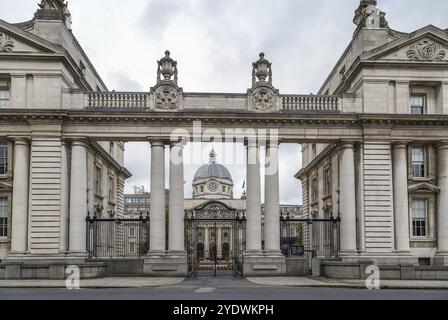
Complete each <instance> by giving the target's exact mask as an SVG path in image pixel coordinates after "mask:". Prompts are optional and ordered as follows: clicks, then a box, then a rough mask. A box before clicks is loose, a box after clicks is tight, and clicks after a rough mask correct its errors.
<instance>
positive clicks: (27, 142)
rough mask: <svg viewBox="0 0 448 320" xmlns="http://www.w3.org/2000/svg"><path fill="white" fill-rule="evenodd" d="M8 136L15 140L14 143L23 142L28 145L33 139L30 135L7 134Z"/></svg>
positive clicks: (9, 138)
mask: <svg viewBox="0 0 448 320" xmlns="http://www.w3.org/2000/svg"><path fill="white" fill-rule="evenodd" d="M6 138H7V139H8V140H11V141H12V142H14V144H22V145H28V144H29V143H30V141H31V138H30V137H20V136H7V137H6Z"/></svg>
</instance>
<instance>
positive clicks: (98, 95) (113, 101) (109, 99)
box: [85, 92, 149, 108]
mask: <svg viewBox="0 0 448 320" xmlns="http://www.w3.org/2000/svg"><path fill="white" fill-rule="evenodd" d="M85 98H86V99H85V107H89V108H149V94H147V93H133V92H89V93H86V97H85Z"/></svg>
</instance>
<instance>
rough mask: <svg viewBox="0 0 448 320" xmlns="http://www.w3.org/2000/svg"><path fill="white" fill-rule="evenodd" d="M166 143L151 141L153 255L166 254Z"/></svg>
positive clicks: (151, 240)
mask: <svg viewBox="0 0 448 320" xmlns="http://www.w3.org/2000/svg"><path fill="white" fill-rule="evenodd" d="M165 219H166V218H165V144H164V143H163V142H160V141H151V207H150V233H149V234H150V250H149V253H150V254H151V255H161V254H165V252H166V249H165Z"/></svg>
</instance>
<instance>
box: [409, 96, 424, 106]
mask: <svg viewBox="0 0 448 320" xmlns="http://www.w3.org/2000/svg"><path fill="white" fill-rule="evenodd" d="M423 105H424V98H423V96H412V97H411V106H413V107H423Z"/></svg>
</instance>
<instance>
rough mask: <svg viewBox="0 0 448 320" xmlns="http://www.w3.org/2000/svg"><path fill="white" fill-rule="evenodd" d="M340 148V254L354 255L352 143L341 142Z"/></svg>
mask: <svg viewBox="0 0 448 320" xmlns="http://www.w3.org/2000/svg"><path fill="white" fill-rule="evenodd" d="M340 150H341V151H340V152H341V160H340V161H341V163H340V203H341V204H340V207H341V212H340V216H341V254H344V255H355V254H356V253H357V252H356V204H355V194H356V193H355V163H354V153H353V143H352V142H343V143H342V144H341V146H340Z"/></svg>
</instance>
